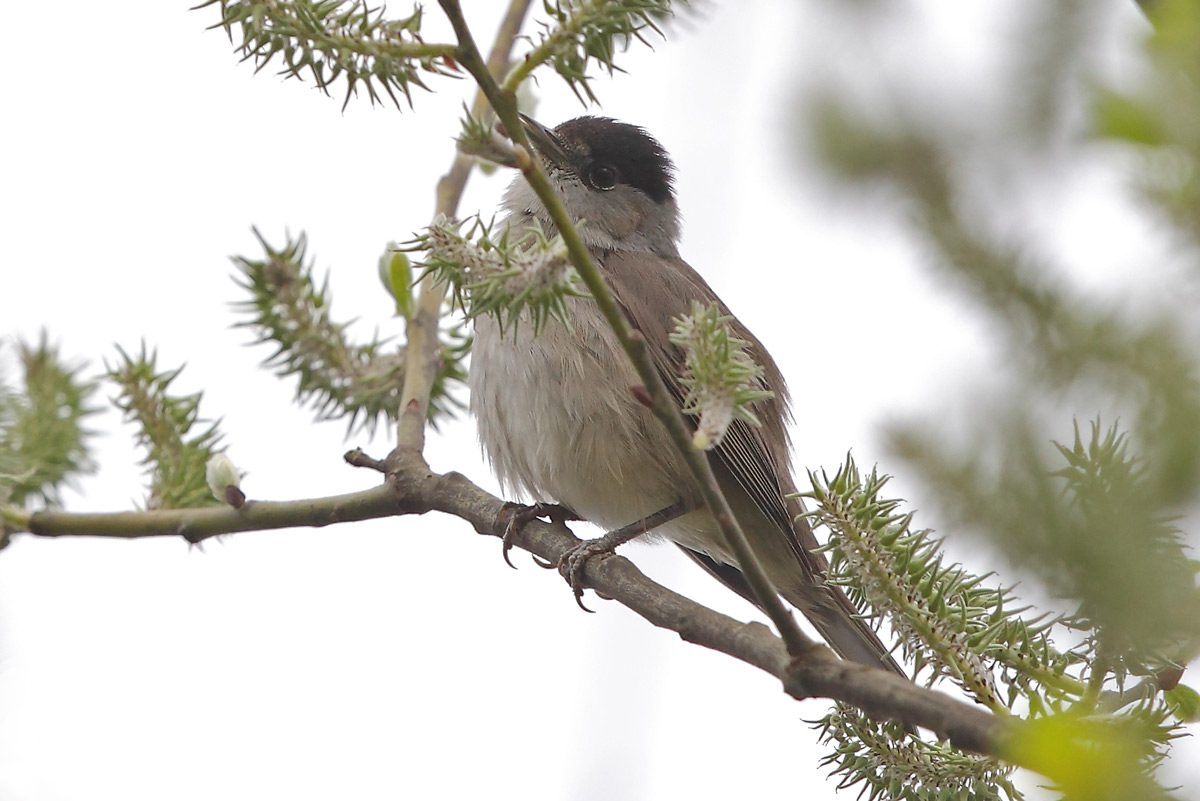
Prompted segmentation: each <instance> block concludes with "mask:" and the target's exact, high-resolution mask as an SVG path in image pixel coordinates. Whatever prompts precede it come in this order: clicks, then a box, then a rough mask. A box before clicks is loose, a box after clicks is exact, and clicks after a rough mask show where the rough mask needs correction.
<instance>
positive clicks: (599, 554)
mask: <svg viewBox="0 0 1200 801" xmlns="http://www.w3.org/2000/svg"><path fill="white" fill-rule="evenodd" d="M693 508H694V506H692V505H691V504H688V503H685V502H684V501H676V502H675V503H673V504H671V505H670V506H667V507H664V508H662V509H659V510H658V511H657V512H655V513H654V514H650V515H646V516H645V517H643V518H642V519H641V520H635V521H634V522H632V523H630V524H629V525H627V526H622V527H621V528H618V529H614V530H613V531H610V532H608V533H607V534H605V535H604V536H603V537H597V538H596V539H594V540H584V541H583V542H580V543H577V544H576V545H573V546H572V547H571V548H569V549H568V550H567V552H566V553H564V554H563V555H562V556H561V557H559V560H558V565H557V567H558V572H559V573H561V574H562V577H563V578H565V579H566V580H567V583H568V584H570V585H571V591H572V592H574V593H575V603H577V604H579V608H580V609H582V610H583V611H585V612H591V611H592V610H591V609H588V608H587V607H586V606H584V605H583V589H584V584H583V572H584V570H586V569H587V566H588V562H590V561H592V560H593V559H596V558H600V559H607V558H608V557H610V556H613V555H614V554H615V552H616V550H617V547H618V546H621V545H624V544H625V543H627V542H629V541H630V540H632V539H636V538H637V537H640V536H641V535H642V534H645V533H646V532H647V531H651V530H653V529H655V528H657V527H658V526H661V525H662V524H663V523H668V522H670V521H672V520H674V519H675V518H677V517H679V516H680V515H684V514H687V513H688V512H689V511H691V510H692V509H693ZM538 564H540V565H542V566H543V567H551V565H546V564H543V563H542V562H538ZM602 597H603V596H602Z"/></svg>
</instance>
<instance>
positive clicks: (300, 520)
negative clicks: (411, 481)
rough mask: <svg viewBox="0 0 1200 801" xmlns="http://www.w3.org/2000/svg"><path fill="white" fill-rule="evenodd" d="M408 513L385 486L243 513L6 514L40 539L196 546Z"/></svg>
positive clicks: (265, 504) (225, 509) (249, 507)
mask: <svg viewBox="0 0 1200 801" xmlns="http://www.w3.org/2000/svg"><path fill="white" fill-rule="evenodd" d="M408 510H409V506H407V505H406V504H405V502H404V500H403V499H402V498H400V497H398V496H397V494H396V492H395V491H394V489H393V488H392V487H391V486H389V485H387V484H384V485H380V486H378V487H374V488H372V489H369V490H366V491H365V492H352V493H349V494H346V495H331V496H328V497H325V498H312V499H307V500H296V501H248V502H247V503H246V504H245V505H244V506H242V507H241V508H240V509H234V508H232V507H229V506H206V507H203V508H199V509H155V510H153V511H145V512H139V511H131V512H60V511H54V510H47V511H41V512H32V513H22V512H20V511H16V510H12V509H6V510H4V521H5V523H6V524H8V525H9V526H11V527H13V528H14V529H18V530H24V531H27V532H28V533H30V534H34V535H36V536H39V537H72V536H75V537H78V536H86V537H115V538H118V539H137V538H140V537H182V538H183V539H185V540H187V541H188V542H191V543H197V542H202V541H203V540H206V539H208V538H209V537H215V536H217V535H219V534H232V533H234V532H236V531H259V530H266V529H275V528H293V527H296V526H315V527H319V526H327V525H329V524H331V523H351V522H355V521H358V520H371V519H374V518H379V517H389V516H391V515H398V514H405V513H406V512H407V511H408Z"/></svg>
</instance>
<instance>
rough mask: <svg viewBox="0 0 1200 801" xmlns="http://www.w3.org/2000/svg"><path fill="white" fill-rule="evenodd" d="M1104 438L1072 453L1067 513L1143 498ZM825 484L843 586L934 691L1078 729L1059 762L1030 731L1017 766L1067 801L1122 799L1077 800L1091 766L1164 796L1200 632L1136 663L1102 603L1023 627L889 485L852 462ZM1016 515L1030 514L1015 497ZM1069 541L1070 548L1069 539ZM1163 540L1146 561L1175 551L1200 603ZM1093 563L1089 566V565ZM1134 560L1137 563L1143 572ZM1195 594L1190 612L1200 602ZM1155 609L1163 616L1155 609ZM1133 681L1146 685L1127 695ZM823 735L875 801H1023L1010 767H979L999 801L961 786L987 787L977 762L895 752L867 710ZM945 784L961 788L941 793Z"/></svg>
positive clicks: (1124, 599)
mask: <svg viewBox="0 0 1200 801" xmlns="http://www.w3.org/2000/svg"><path fill="white" fill-rule="evenodd" d="M1092 432H1093V433H1092V436H1091V438H1090V439H1088V440H1083V439H1082V438H1080V437H1079V436H1078V431H1077V438H1076V442H1075V443H1074V444H1073V445H1072V446H1071V447H1066V446H1059V451H1060V454H1061V456H1062V458H1063V460H1064V461H1065V462H1066V467H1064V468H1063V469H1061V470H1059V471H1057V472H1056V473H1054V475H1053V476H1052V478H1056V479H1058V480H1060V481H1061V483H1062V487H1061V495H1062V498H1063V502H1064V504H1065V506H1066V507H1067V508H1070V509H1088V510H1090V511H1089V512H1088V514H1101V515H1102V514H1112V515H1119V511H1117V510H1114V509H1113V508H1112V507H1111V506H1109V501H1111V500H1119V499H1121V498H1126V497H1128V496H1127V494H1126V491H1127V490H1128V489H1129V487H1128V486H1124V485H1122V483H1121V477H1122V476H1133V475H1136V472H1137V470H1136V462H1135V461H1134V460H1133V459H1132V458H1131V457H1130V456H1129V455H1128V453H1127V452H1126V450H1125V447H1124V444H1123V437H1122V435H1121V434H1120V433H1118V432H1117V431H1116V430H1115V429H1109V430H1107V431H1106V432H1103V433H1102V431H1101V428H1100V427H1099V425H1095V426H1093V428H1092ZM1047 474H1049V471H1047ZM810 478H811V481H812V484H813V490H812V491H811V492H810V493H807V494H806V497H808V498H810V499H811V500H812V501H814V507H815V508H814V509H813V511H811V512H809V513H808V517H809V519H810V520H811V521H812V522H813V523H814V524H815V525H817V526H824V527H825V528H827V529H828V532H829V544H828V545H827V546H826V547H825V550H826V552H827V553H828V554H829V560H830V573H829V576H830V581H831V582H832V583H834V584H837V585H839V586H841V587H843V588H844V589H845V590H846V592H847V595H848V596H849V597H850V599H851V601H852V602H853V603H854V604H855V605H856V607H858V609H859V610H860V612H861V613H862V614H864V615H867V614H874V615H875V616H876V621H877V622H878V621H879V619H880V618H881V617H882V616H886V619H887V621H888V622H889V624H890V626H891V628H892V631H893V632H894V633H895V634H896V636H897V637H898V638H899V641H900V645H901V648H902V650H903V652H904V654H905V657H906V658H907V659H909V660H911V661H913V662H915V664H916V667H917V677H918V678H919V677H920V676H921V674H922V673H924V674H925V680H926V682H927V683H928V684H931V685H932V684H933V683H934V682H935V681H937V680H938V679H943V678H944V679H948V680H950V681H953V682H954V683H956V684H958V685H959V686H960V687H962V688H963V689H964V690H965V691H966V692H967V693H969V694H970V695H971V696H972V697H974V698H975V699H976V700H977V701H979V702H980V703H983V704H985V705H987V706H990V707H991V708H992V709H993V710H994V711H996V712H997V713H998V714H1008V712H1009V711H1010V710H1012V711H1017V712H1024V713H1027V714H1028V715H1029V717H1030V719H1031V720H1034V721H1037V720H1040V719H1051V720H1060V719H1061V720H1070V721H1074V723H1072V724H1070V725H1071V727H1072V728H1071V729H1070V730H1071V732H1072V735H1071V736H1072V737H1073V738H1074V739H1073V740H1072V741H1071V742H1070V743H1063V744H1060V746H1059V747H1058V748H1057V750H1056V751H1055V753H1056V754H1057V756H1056V757H1054V758H1049V757H1046V756H1045V755H1042V756H1041V757H1039V758H1038V759H1037V760H1034V761H1030V758H1027V757H1029V755H1028V754H1027V753H1026V749H1028V748H1030V747H1031V746H1030V745H1029V741H1027V740H1025V739H1023V738H1024V737H1026V736H1028V737H1030V738H1034V739H1036V737H1037V736H1038V732H1039V731H1040V729H1036V728H1027V729H1026V728H1022V729H1019V732H1020V733H1019V735H1018V737H1017V738H1015V739H1014V741H1013V745H1012V747H1013V749H1014V758H1015V757H1016V756H1020V757H1021V758H1020V759H1016V761H1018V762H1020V764H1025V765H1032V764H1038V765H1041V772H1043V773H1045V774H1046V775H1047V776H1050V777H1052V778H1054V779H1056V780H1061V781H1062V782H1064V783H1065V784H1064V787H1063V788H1062V789H1063V790H1064V792H1066V795H1067V797H1078V798H1100V797H1110V796H1109V795H1103V796H1097V795H1088V794H1087V793H1085V792H1083V791H1082V790H1079V789H1078V788H1076V789H1075V790H1070V791H1068V790H1069V789H1070V788H1069V787H1067V785H1070V784H1071V782H1073V781H1077V778H1076V777H1075V769H1074V768H1072V765H1073V764H1076V763H1078V762H1079V761H1080V760H1083V761H1093V760H1101V761H1103V760H1106V759H1107V760H1113V764H1119V765H1120V766H1121V767H1120V769H1119V771H1118V772H1119V773H1120V774H1121V776H1122V777H1123V778H1122V782H1123V784H1121V785H1120V786H1124V787H1132V786H1137V787H1143V788H1146V787H1149V788H1153V787H1154V784H1153V781H1152V779H1151V775H1152V772H1153V770H1154V768H1155V767H1156V766H1157V764H1158V763H1159V762H1160V761H1161V760H1162V759H1163V757H1164V756H1165V755H1166V753H1167V749H1168V747H1169V745H1170V743H1171V741H1172V740H1173V739H1175V738H1177V737H1179V736H1181V734H1182V730H1181V724H1182V723H1183V722H1185V721H1186V720H1187V719H1189V718H1188V715H1189V714H1192V713H1194V710H1192V712H1189V711H1188V708H1189V707H1188V700H1189V699H1190V698H1191V697H1192V696H1193V695H1194V691H1192V690H1191V689H1190V688H1187V687H1184V686H1183V685H1180V686H1179V687H1175V688H1171V689H1170V691H1169V692H1170V693H1175V694H1176V696H1177V697H1173V696H1172V695H1170V694H1169V693H1168V692H1164V690H1165V689H1166V685H1165V684H1164V682H1163V680H1162V676H1163V675H1164V674H1163V673H1161V672H1155V671H1156V670H1157V671H1161V669H1162V666H1163V665H1170V664H1173V660H1172V659H1171V655H1178V653H1179V648H1180V644H1179V636H1178V635H1179V630H1180V629H1183V630H1184V631H1186V630H1188V628H1189V627H1190V625H1189V624H1186V623H1183V622H1182V621H1180V620H1178V619H1175V620H1174V621H1173V622H1174V623H1175V624H1176V628H1175V629H1174V630H1173V634H1174V636H1172V637H1171V638H1169V639H1168V641H1166V642H1164V641H1162V640H1157V641H1155V640H1151V641H1149V642H1145V641H1143V642H1142V643H1140V647H1142V648H1149V647H1150V643H1154V644H1156V645H1157V646H1158V648H1159V650H1157V651H1153V650H1148V651H1138V652H1134V653H1130V652H1128V651H1121V650H1119V649H1118V648H1117V647H1115V646H1114V645H1113V644H1111V643H1112V638H1111V635H1110V634H1109V633H1108V631H1107V630H1106V627H1105V623H1104V620H1103V619H1102V618H1101V617H1100V616H1096V615H1091V616H1089V615H1087V614H1086V610H1087V609H1088V603H1087V601H1086V600H1085V601H1083V602H1081V604H1080V610H1079V611H1077V612H1075V613H1073V614H1072V615H1070V616H1059V617H1052V618H1049V619H1047V618H1046V617H1045V616H1041V617H1039V618H1034V619H1032V620H1027V619H1025V617H1023V614H1022V613H1024V612H1026V611H1027V609H1028V607H1021V606H1019V605H1018V604H1019V599H1017V598H1016V597H1015V595H1014V594H1013V592H1012V590H1011V589H1010V588H1005V587H1001V586H987V585H986V583H985V582H987V579H988V578H989V577H990V574H989V575H984V576H976V575H973V574H971V573H970V572H969V571H968V570H966V568H964V567H963V566H962V565H959V564H953V563H948V562H947V560H946V559H945V556H944V553H943V550H942V542H941V540H940V539H938V538H936V537H934V536H933V535H932V533H931V532H930V531H928V530H914V529H913V527H912V520H913V515H912V514H911V513H905V512H903V511H901V509H900V506H901V502H900V501H898V500H895V499H889V498H885V497H883V496H882V492H881V491H882V490H883V488H884V486H885V485H886V483H887V481H888V477H887V476H883V475H880V474H879V473H878V472H877V471H875V470H872V471H871V473H870V474H869V475H867V476H865V477H864V476H863V475H862V474H861V472H860V471H859V470H858V468H857V466H856V465H855V464H854V461H853V459H851V458H849V457H847V461H846V463H845V464H844V465H843V466H842V467H841V468H839V470H838V471H837V472H836V473H835V474H834V475H833V476H832V477H829V476H828V475H827V474H825V473H820V474H817V473H811V474H810ZM1007 501H1008V502H1010V503H1012V502H1015V503H1016V505H1018V506H1020V505H1021V502H1020V500H1015V501H1014V499H1013V498H1012V497H1011V496H1009V497H1008V498H1007ZM1026 511H1028V510H1027V509H1026ZM1091 519H1092V521H1093V522H1096V519H1095V518H1091ZM1058 531H1059V533H1062V529H1059V530H1058ZM1157 537H1158V540H1159V542H1158V544H1157V545H1155V544H1153V543H1151V544H1147V545H1145V546H1143V544H1142V543H1135V545H1134V548H1133V550H1134V551H1141V550H1142V549H1143V548H1145V549H1147V550H1154V549H1155V548H1156V547H1157V548H1160V549H1165V550H1166V551H1168V552H1169V553H1168V554H1167V556H1166V561H1165V562H1160V563H1159V564H1158V565H1157V567H1158V569H1159V570H1160V571H1162V575H1163V576H1164V579H1169V578H1170V577H1171V576H1172V574H1173V573H1174V574H1180V575H1179V579H1180V580H1179V581H1178V582H1172V581H1167V583H1169V584H1171V583H1173V584H1174V586H1173V587H1172V590H1174V591H1175V592H1178V591H1179V590H1180V588H1181V586H1183V587H1186V588H1188V589H1191V591H1192V593H1193V594H1194V587H1193V584H1192V581H1193V579H1194V566H1191V565H1189V563H1188V562H1187V561H1186V560H1183V559H1181V558H1180V554H1179V543H1178V541H1177V539H1176V537H1175V532H1174V531H1173V530H1172V529H1169V528H1166V527H1164V529H1163V530H1161V531H1160V532H1158V533H1157ZM1082 558H1084V559H1085V560H1086V555H1084V556H1083V557H1082ZM1130 558H1131V559H1132V560H1134V561H1136V560H1137V559H1138V558H1139V556H1137V555H1132V556H1131V557H1130ZM1071 568H1072V569H1074V570H1076V571H1077V573H1078V574H1088V575H1090V574H1092V573H1095V574H1097V575H1101V576H1103V575H1107V574H1106V573H1105V570H1106V567H1105V565H1096V564H1092V563H1087V562H1086V561H1085V563H1084V564H1081V565H1078V566H1075V565H1071ZM1110 578H1111V576H1110ZM1115 580H1117V581H1119V580H1120V577H1117V578H1116V579H1115ZM1142 592H1144V593H1145V594H1147V595H1150V596H1154V595H1155V594H1156V593H1157V590H1156V589H1149V588H1142ZM1184 592H1185V597H1186V592H1187V590H1186V589H1185V590H1184ZM1113 594H1114V596H1115V597H1116V598H1117V599H1118V600H1117V601H1116V603H1118V604H1130V605H1131V606H1132V607H1133V608H1132V609H1129V610H1125V612H1126V613H1127V614H1132V615H1137V616H1140V617H1142V618H1143V619H1144V618H1145V617H1146V615H1147V608H1146V607H1145V606H1139V605H1138V603H1137V602H1136V601H1133V600H1131V599H1130V597H1129V595H1127V594H1125V593H1123V592H1115V593H1113ZM1175 600H1176V601H1177V600H1178V598H1177V597H1176V598H1175ZM1150 603H1151V604H1153V603H1155V601H1154V600H1153V598H1152V600H1151V601H1150ZM1149 628H1151V629H1154V628H1155V626H1154V625H1151V626H1149ZM1080 631H1082V632H1083V633H1084V634H1085V636H1084V637H1083V639H1082V642H1081V643H1080V644H1078V645H1077V646H1076V647H1074V648H1072V649H1071V650H1068V651H1061V650H1059V649H1058V648H1056V647H1055V645H1054V642H1053V638H1054V637H1061V638H1070V637H1071V636H1072V635H1073V634H1074V635H1076V638H1078V637H1077V634H1078V632H1080ZM1130 673H1139V674H1141V675H1143V676H1145V677H1146V678H1144V679H1143V680H1142V681H1140V682H1139V683H1138V684H1137V685H1136V686H1134V687H1132V688H1126V687H1125V682H1126V677H1127V676H1128V674H1130ZM1176 679H1177V677H1176ZM1181 688H1182V689H1181ZM819 725H820V727H821V731H822V736H823V737H824V738H825V740H826V741H827V742H828V743H830V744H831V745H833V746H834V752H833V754H831V755H830V757H829V758H828V759H827V760H826V761H827V763H828V764H832V765H834V766H835V769H834V772H835V773H837V774H838V775H841V776H843V781H844V784H846V785H852V784H858V783H862V784H863V785H864V787H865V788H868V790H869V792H870V793H871V794H872V795H871V797H876V795H879V794H884V795H882V796H881V797H887V798H942V797H946V798H959V797H963V798H973V797H994V796H991V795H988V792H994V791H995V790H996V789H997V788H1002V789H1004V792H1005V793H1006V795H1007V797H1009V798H1016V797H1019V794H1014V793H1015V790H1013V789H1012V787H1011V785H1009V784H1007V780H1003V781H1001V779H1000V778H999V777H998V775H996V772H997V771H1000V768H999V766H997V765H996V764H995V763H991V764H990V766H988V765H984V764H978V765H974V768H978V769H979V770H980V771H982V773H980V774H979V776H986V777H987V779H986V781H987V782H989V783H991V784H988V785H987V786H989V787H991V788H992V789H991V790H987V789H986V787H984V786H983V785H980V786H974V785H972V786H970V787H968V786H967V785H964V784H959V782H960V780H963V781H965V779H964V777H972V776H975V775H976V774H974V773H972V770H973V769H974V768H972V765H973V764H974V763H973V762H972V760H974V759H975V758H974V757H967V756H966V755H964V754H961V753H958V752H956V751H955V750H954V749H949V748H944V747H943V746H940V745H931V744H928V743H921V742H919V741H917V740H916V738H909V741H907V742H900V741H893V740H892V739H891V733H889V732H888V731H887V726H886V725H881V724H877V723H873V722H871V721H867V720H865V719H862V718H861V715H859V713H857V712H855V711H853V710H847V709H838V710H835V711H834V712H833V713H831V714H830V715H828V716H827V717H826V718H824V719H823V720H821V721H820V722H819ZM1055 725H1058V724H1055ZM1062 725H1063V726H1065V725H1067V724H1062ZM914 753H919V754H920V757H919V759H917V760H916V761H918V762H920V763H921V765H922V766H923V770H924V771H925V772H924V773H923V774H922V778H921V779H920V780H919V781H915V782H914V783H913V784H911V785H904V786H899V785H897V781H898V780H899V779H900V777H903V776H904V775H906V773H909V772H913V769H912V767H911V764H910V763H911V762H913V761H914ZM985 762H988V761H986V760H985ZM913 775H914V776H915V775H916V774H915V773H914V774H913ZM938 777H949V779H948V780H947V783H944V784H939V783H938ZM975 780H976V779H975V778H972V779H970V781H972V782H973V781H975ZM980 780H981V781H982V779H980ZM1114 781H1115V780H1114ZM969 783H970V782H968V784H969ZM1083 784H1084V785H1086V786H1087V787H1093V785H1092V784H1087V783H1086V782H1084V783H1083ZM1114 786H1116V785H1114ZM898 787H899V789H897V788H898ZM914 788H920V789H919V790H918V789H914ZM1158 792H1159V791H1158V790H1155V793H1158ZM897 793H898V794H897ZM914 793H915V794H914ZM972 793H976V794H977V793H983V794H982V795H972ZM1072 793H1075V794H1074V795H1073V794H1072ZM1111 797H1114V798H1117V797H1122V796H1120V795H1115V796H1111ZM1138 797H1143V796H1138ZM1144 797H1147V798H1149V797H1158V796H1157V795H1153V794H1152V795H1147V796H1144Z"/></svg>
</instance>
